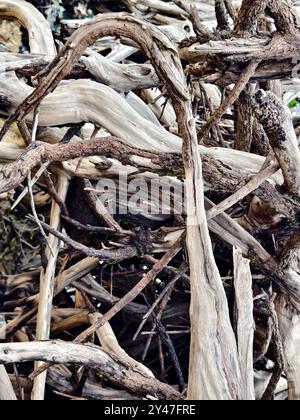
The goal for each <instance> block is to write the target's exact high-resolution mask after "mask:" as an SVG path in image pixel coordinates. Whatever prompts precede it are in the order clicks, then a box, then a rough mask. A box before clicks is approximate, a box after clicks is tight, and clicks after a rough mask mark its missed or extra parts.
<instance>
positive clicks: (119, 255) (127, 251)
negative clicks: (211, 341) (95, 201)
mask: <svg viewBox="0 0 300 420" xmlns="http://www.w3.org/2000/svg"><path fill="white" fill-rule="evenodd" d="M28 218H29V219H30V220H32V221H33V222H34V221H35V219H34V218H32V217H31V216H29V217H28ZM40 223H41V225H42V226H43V228H44V229H45V230H46V231H47V232H49V233H51V235H54V236H56V237H57V238H58V239H60V240H61V241H63V242H65V243H66V244H67V245H69V246H70V247H71V248H72V249H75V250H76V251H81V252H83V253H84V254H85V255H86V256H88V257H96V258H99V259H101V260H103V261H107V260H109V261H111V260H114V261H119V262H120V261H124V260H125V259H130V258H133V257H135V256H136V255H137V253H138V251H137V248H136V246H130V245H128V246H126V247H124V248H120V249H116V250H110V249H103V250H98V249H95V248H92V247H88V246H85V245H82V244H81V243H80V242H77V241H74V240H73V239H71V238H69V237H68V236H66V235H64V234H63V233H61V232H59V231H58V230H56V229H54V228H53V227H51V226H49V225H47V224H46V223H44V222H42V221H40Z"/></svg>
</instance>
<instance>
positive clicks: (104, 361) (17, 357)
mask: <svg viewBox="0 0 300 420" xmlns="http://www.w3.org/2000/svg"><path fill="white" fill-rule="evenodd" d="M35 360H42V361H44V362H51V363H55V364H70V365H72V364H75V365H85V366H89V367H90V368H92V369H95V370H97V371H100V372H101V373H102V374H103V376H104V377H105V378H106V379H107V380H109V381H110V382H112V383H114V384H116V385H119V386H121V387H122V388H124V389H127V390H128V391H131V392H133V393H134V394H138V395H141V396H144V397H146V396H147V395H152V396H154V397H157V398H160V399H163V400H164V399H166V400H169V399H170V400H174V399H175V400H176V399H181V396H180V394H179V393H178V392H177V391H176V390H175V389H173V388H172V387H171V386H169V385H167V384H164V383H162V382H159V381H158V380H156V379H153V378H150V377H149V376H147V375H143V374H142V373H141V371H140V370H134V369H133V368H132V367H130V366H129V365H128V364H125V362H124V361H120V360H118V359H117V358H116V357H115V356H113V355H108V354H107V353H106V352H105V351H103V350H101V349H100V348H99V347H96V346H92V345H79V344H73V343H67V342H60V341H49V342H38V341H36V342H31V343H6V344H0V363H1V364H8V363H24V362H31V361H35Z"/></svg>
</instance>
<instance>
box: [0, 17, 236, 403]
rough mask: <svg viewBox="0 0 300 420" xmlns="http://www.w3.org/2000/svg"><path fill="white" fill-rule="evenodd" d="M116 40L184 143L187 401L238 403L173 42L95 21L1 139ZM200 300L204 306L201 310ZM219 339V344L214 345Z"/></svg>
mask: <svg viewBox="0 0 300 420" xmlns="http://www.w3.org/2000/svg"><path fill="white" fill-rule="evenodd" d="M111 35H113V36H123V37H124V36H125V37H127V38H130V39H132V40H134V41H135V42H136V43H137V44H138V45H139V46H140V47H141V49H142V50H143V52H144V53H145V55H146V56H147V57H148V58H149V60H150V61H151V63H152V65H153V66H154V68H155V70H156V72H157V75H158V76H159V78H160V80H161V82H163V83H164V85H165V86H166V89H167V90H168V93H169V95H170V97H171V98H172V102H173V106H174V110H175V113H176V116H177V120H178V129H179V134H180V136H181V137H182V139H183V143H182V154H183V161H184V168H185V176H186V184H187V188H186V196H187V200H186V203H187V249H188V255H189V261H190V271H191V311H190V313H191V328H192V334H191V351H190V369H189V392H188V398H190V399H206V398H209V397H210V398H214V399H228V400H232V399H234V400H235V399H239V398H240V396H241V386H240V385H241V384H240V366H239V362H238V354H237V348H236V341H235V337H234V333H233V330H232V326H231V323H230V317H229V310H228V303H227V300H226V295H225V292H224V288H223V285H222V280H221V277H220V274H219V271H218V267H217V265H216V262H215V259H214V255H213V250H212V244H211V239H210V236H209V231H208V226H207V220H206V215H205V207H204V188H203V177H202V162H201V158H200V156H199V152H198V140H197V131H196V125H195V120H194V118H193V112H192V107H191V101H190V95H189V91H188V87H187V84H186V78H185V74H184V72H183V69H182V65H181V61H180V57H179V56H178V53H177V51H176V50H175V49H174V46H173V44H172V43H171V42H170V40H169V39H168V38H167V37H166V36H165V35H163V34H162V32H161V31H159V30H158V29H157V28H156V27H154V26H153V25H151V24H149V23H148V22H145V21H141V20H139V19H136V18H135V17H133V16H131V15H125V14H109V13H108V14H104V15H100V16H98V17H96V18H95V19H93V20H92V21H91V22H89V23H88V24H85V25H83V26H81V27H80V28H79V29H78V30H77V31H75V32H74V33H73V34H72V35H71V37H70V38H69V40H68V41H67V43H66V45H65V46H64V47H63V48H62V49H61V51H60V52H59V54H58V55H57V57H56V58H55V59H54V61H53V63H52V64H51V65H50V66H49V67H48V69H47V71H48V74H47V76H46V77H45V78H44V79H43V81H42V83H41V84H40V85H39V86H38V87H37V88H36V90H35V91H34V92H33V93H32V94H31V95H30V96H29V97H28V98H27V99H26V100H25V101H24V102H23V103H22V104H21V105H20V106H19V107H18V109H17V110H16V112H15V113H14V114H13V115H12V116H11V117H10V118H9V119H8V120H7V122H6V124H5V125H4V127H3V129H2V131H1V133H0V138H2V137H1V136H3V134H4V133H5V132H6V131H7V129H8V127H9V126H10V124H11V123H12V121H15V120H16V119H17V120H18V119H20V118H24V117H25V116H26V115H27V114H28V113H29V112H30V111H31V110H32V108H33V107H35V106H37V105H38V104H39V103H40V102H41V101H42V99H43V98H44V97H45V96H46V95H47V94H48V93H50V92H51V91H53V90H54V89H55V88H56V87H57V85H58V84H59V83H60V81H61V80H62V79H63V78H64V77H65V76H67V75H68V74H69V73H70V71H71V69H72V67H73V65H74V63H75V62H76V61H77V60H78V58H79V57H80V55H81V54H82V53H83V51H84V50H86V48H87V47H88V46H90V45H92V44H93V43H94V42H95V41H96V40H97V39H98V38H99V37H103V36H111ZM46 73H47V72H46ZM46 73H45V74H46ZM199 262H200V263H199ZM201 299H202V300H203V301H204V302H205V304H202V305H200V300H201ZM216 308H218V310H217V309H216ZM211 314H214V316H213V317H212V316H211ZM208 321H209V322H208ZM200 325H202V326H203V325H204V327H205V328H202V329H201V334H200ZM216 335H218V337H219V340H215V336H216ZM216 356H217V357H216ZM204 357H205V358H206V362H207V363H206V364H205V369H203V366H202V365H203V363H202V361H203V358H204ZM211 391H212V392H211Z"/></svg>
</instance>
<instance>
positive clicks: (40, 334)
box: [32, 174, 69, 400]
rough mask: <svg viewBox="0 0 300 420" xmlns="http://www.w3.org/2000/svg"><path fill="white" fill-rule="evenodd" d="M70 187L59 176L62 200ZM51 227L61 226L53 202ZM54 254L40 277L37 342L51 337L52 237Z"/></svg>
mask: <svg viewBox="0 0 300 420" xmlns="http://www.w3.org/2000/svg"><path fill="white" fill-rule="evenodd" d="M68 186H69V179H68V177H66V175H65V174H60V175H59V176H58V188H57V193H58V196H59V197H60V199H61V200H65V198H66V195H67V191H68ZM50 220H51V225H52V227H53V228H55V229H59V226H60V208H59V206H58V205H57V204H56V203H54V202H53V205H52V209H51V216H50ZM48 242H49V244H50V247H51V249H52V250H53V254H52V255H51V254H50V253H49V248H48V252H47V254H48V255H47V257H48V264H47V267H46V269H45V270H44V269H42V272H41V277H40V294H39V306H38V315H37V327H36V337H37V340H48V339H49V335H50V325H51V311H52V300H53V294H54V279H55V269H56V262H57V257H58V253H59V244H60V241H59V239H58V238H56V237H55V236H53V235H50V236H49V238H48ZM39 366H40V362H36V363H35V367H36V368H38V367H39ZM46 377H47V374H46V373H45V374H44V375H41V376H39V377H38V378H36V380H35V381H34V385H33V390H32V400H43V399H44V393H45V385H46Z"/></svg>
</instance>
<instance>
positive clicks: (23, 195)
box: [11, 161, 50, 211]
mask: <svg viewBox="0 0 300 420" xmlns="http://www.w3.org/2000/svg"><path fill="white" fill-rule="evenodd" d="M49 164H50V162H49V161H48V162H45V163H43V164H42V165H41V167H40V168H39V170H38V171H37V173H36V174H35V175H34V177H33V178H32V179H31V181H30V183H28V185H27V187H25V188H24V190H23V191H22V193H21V194H20V195H19V197H18V198H17V199H16V201H15V202H14V204H13V205H12V207H11V211H13V209H15V208H16V207H17V205H18V204H19V203H20V202H21V201H22V200H23V198H24V197H25V195H26V194H27V193H28V191H29V188H32V187H33V186H34V184H35V183H36V182H37V181H38V179H39V178H40V177H41V176H42V175H43V173H44V172H45V170H46V169H47V167H48V166H49Z"/></svg>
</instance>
